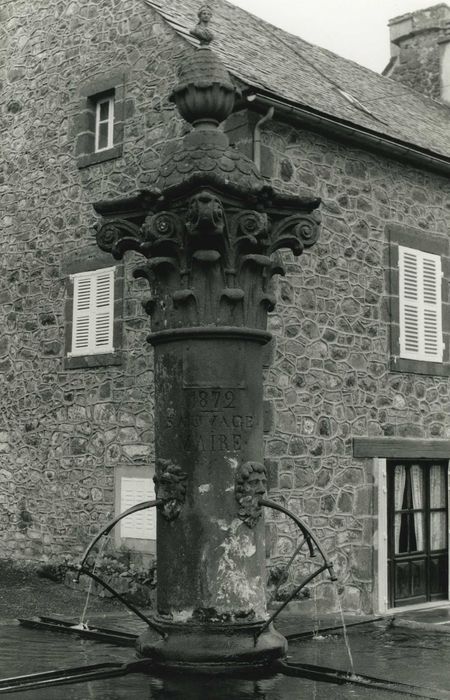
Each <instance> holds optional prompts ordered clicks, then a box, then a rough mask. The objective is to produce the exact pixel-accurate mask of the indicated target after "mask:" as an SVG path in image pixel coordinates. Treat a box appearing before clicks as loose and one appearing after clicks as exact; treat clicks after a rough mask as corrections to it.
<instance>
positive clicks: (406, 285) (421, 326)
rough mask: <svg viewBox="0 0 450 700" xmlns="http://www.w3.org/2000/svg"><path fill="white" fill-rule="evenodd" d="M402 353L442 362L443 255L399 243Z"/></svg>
mask: <svg viewBox="0 0 450 700" xmlns="http://www.w3.org/2000/svg"><path fill="white" fill-rule="evenodd" d="M398 253H399V255H398V268H399V304H400V357H404V358H408V359H411V360H424V361H428V362H442V351H443V343H442V300H441V277H442V272H441V258H440V257H439V255H433V254H431V253H425V252H423V251H421V250H414V249H412V248H405V247H403V246H399V250H398Z"/></svg>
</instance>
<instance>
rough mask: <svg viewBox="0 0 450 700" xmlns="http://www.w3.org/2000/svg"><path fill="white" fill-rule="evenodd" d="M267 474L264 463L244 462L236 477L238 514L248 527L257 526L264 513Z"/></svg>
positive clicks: (235, 490) (235, 491)
mask: <svg viewBox="0 0 450 700" xmlns="http://www.w3.org/2000/svg"><path fill="white" fill-rule="evenodd" d="M266 486H267V475H266V469H265V467H264V465H263V464H260V463H259V462H244V464H241V465H240V466H239V467H238V469H237V471H236V477H235V485H234V493H235V497H236V501H237V502H238V505H239V509H238V515H239V517H240V519H241V520H243V521H244V523H245V524H246V525H248V527H255V525H256V523H257V522H258V520H259V518H260V517H261V514H262V507H261V505H260V500H261V498H263V497H264V495H265V493H266Z"/></svg>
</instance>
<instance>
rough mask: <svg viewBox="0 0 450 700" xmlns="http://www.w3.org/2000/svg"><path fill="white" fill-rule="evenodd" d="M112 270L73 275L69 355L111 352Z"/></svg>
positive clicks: (112, 319)
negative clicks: (70, 348)
mask: <svg viewBox="0 0 450 700" xmlns="http://www.w3.org/2000/svg"><path fill="white" fill-rule="evenodd" d="M113 322H114V268H113V267H110V268H106V269H105V268H104V269H101V270H94V271H92V272H82V273H79V274H77V275H73V321H72V350H71V352H69V353H68V354H69V357H70V356H72V357H73V356H75V355H93V354H97V353H105V352H108V353H109V352H114V347H113Z"/></svg>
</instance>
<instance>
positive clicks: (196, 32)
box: [189, 5, 214, 46]
mask: <svg viewBox="0 0 450 700" xmlns="http://www.w3.org/2000/svg"><path fill="white" fill-rule="evenodd" d="M197 17H198V23H197V25H196V26H195V27H194V29H191V31H190V32H189V34H191V36H195V37H196V39H198V40H199V41H200V45H201V46H208V45H209V44H210V43H211V42H212V40H213V39H214V34H213V33H212V31H211V30H210V29H209V28H208V24H209V22H210V21H211V17H212V10H211V8H210V6H209V5H202V6H201V8H200V9H199V11H198V14H197Z"/></svg>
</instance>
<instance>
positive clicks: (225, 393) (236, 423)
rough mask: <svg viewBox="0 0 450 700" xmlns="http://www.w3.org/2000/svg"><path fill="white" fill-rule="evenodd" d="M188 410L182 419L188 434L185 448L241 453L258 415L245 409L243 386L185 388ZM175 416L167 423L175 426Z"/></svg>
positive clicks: (185, 432) (168, 418)
mask: <svg viewBox="0 0 450 700" xmlns="http://www.w3.org/2000/svg"><path fill="white" fill-rule="evenodd" d="M183 391H184V394H185V397H186V406H187V411H186V413H185V415H184V416H182V417H181V418H179V419H177V420H179V427H181V429H182V432H183V434H184V435H185V436H186V437H185V440H184V444H183V447H184V449H185V450H186V451H188V452H190V451H196V452H219V453H220V452H238V451H240V450H241V449H242V447H243V446H244V445H245V443H246V435H247V433H248V431H250V430H252V428H253V427H254V424H255V418H254V416H253V415H252V414H251V413H248V412H246V413H243V412H242V408H241V405H242V392H243V391H244V389H241V388H239V387H233V388H230V387H227V388H224V387H209V388H204V387H202V388H198V389H194V388H189V389H184V390H183ZM175 420H176V419H175V418H174V417H172V416H168V417H167V426H168V427H175V426H174V421H175Z"/></svg>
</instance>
